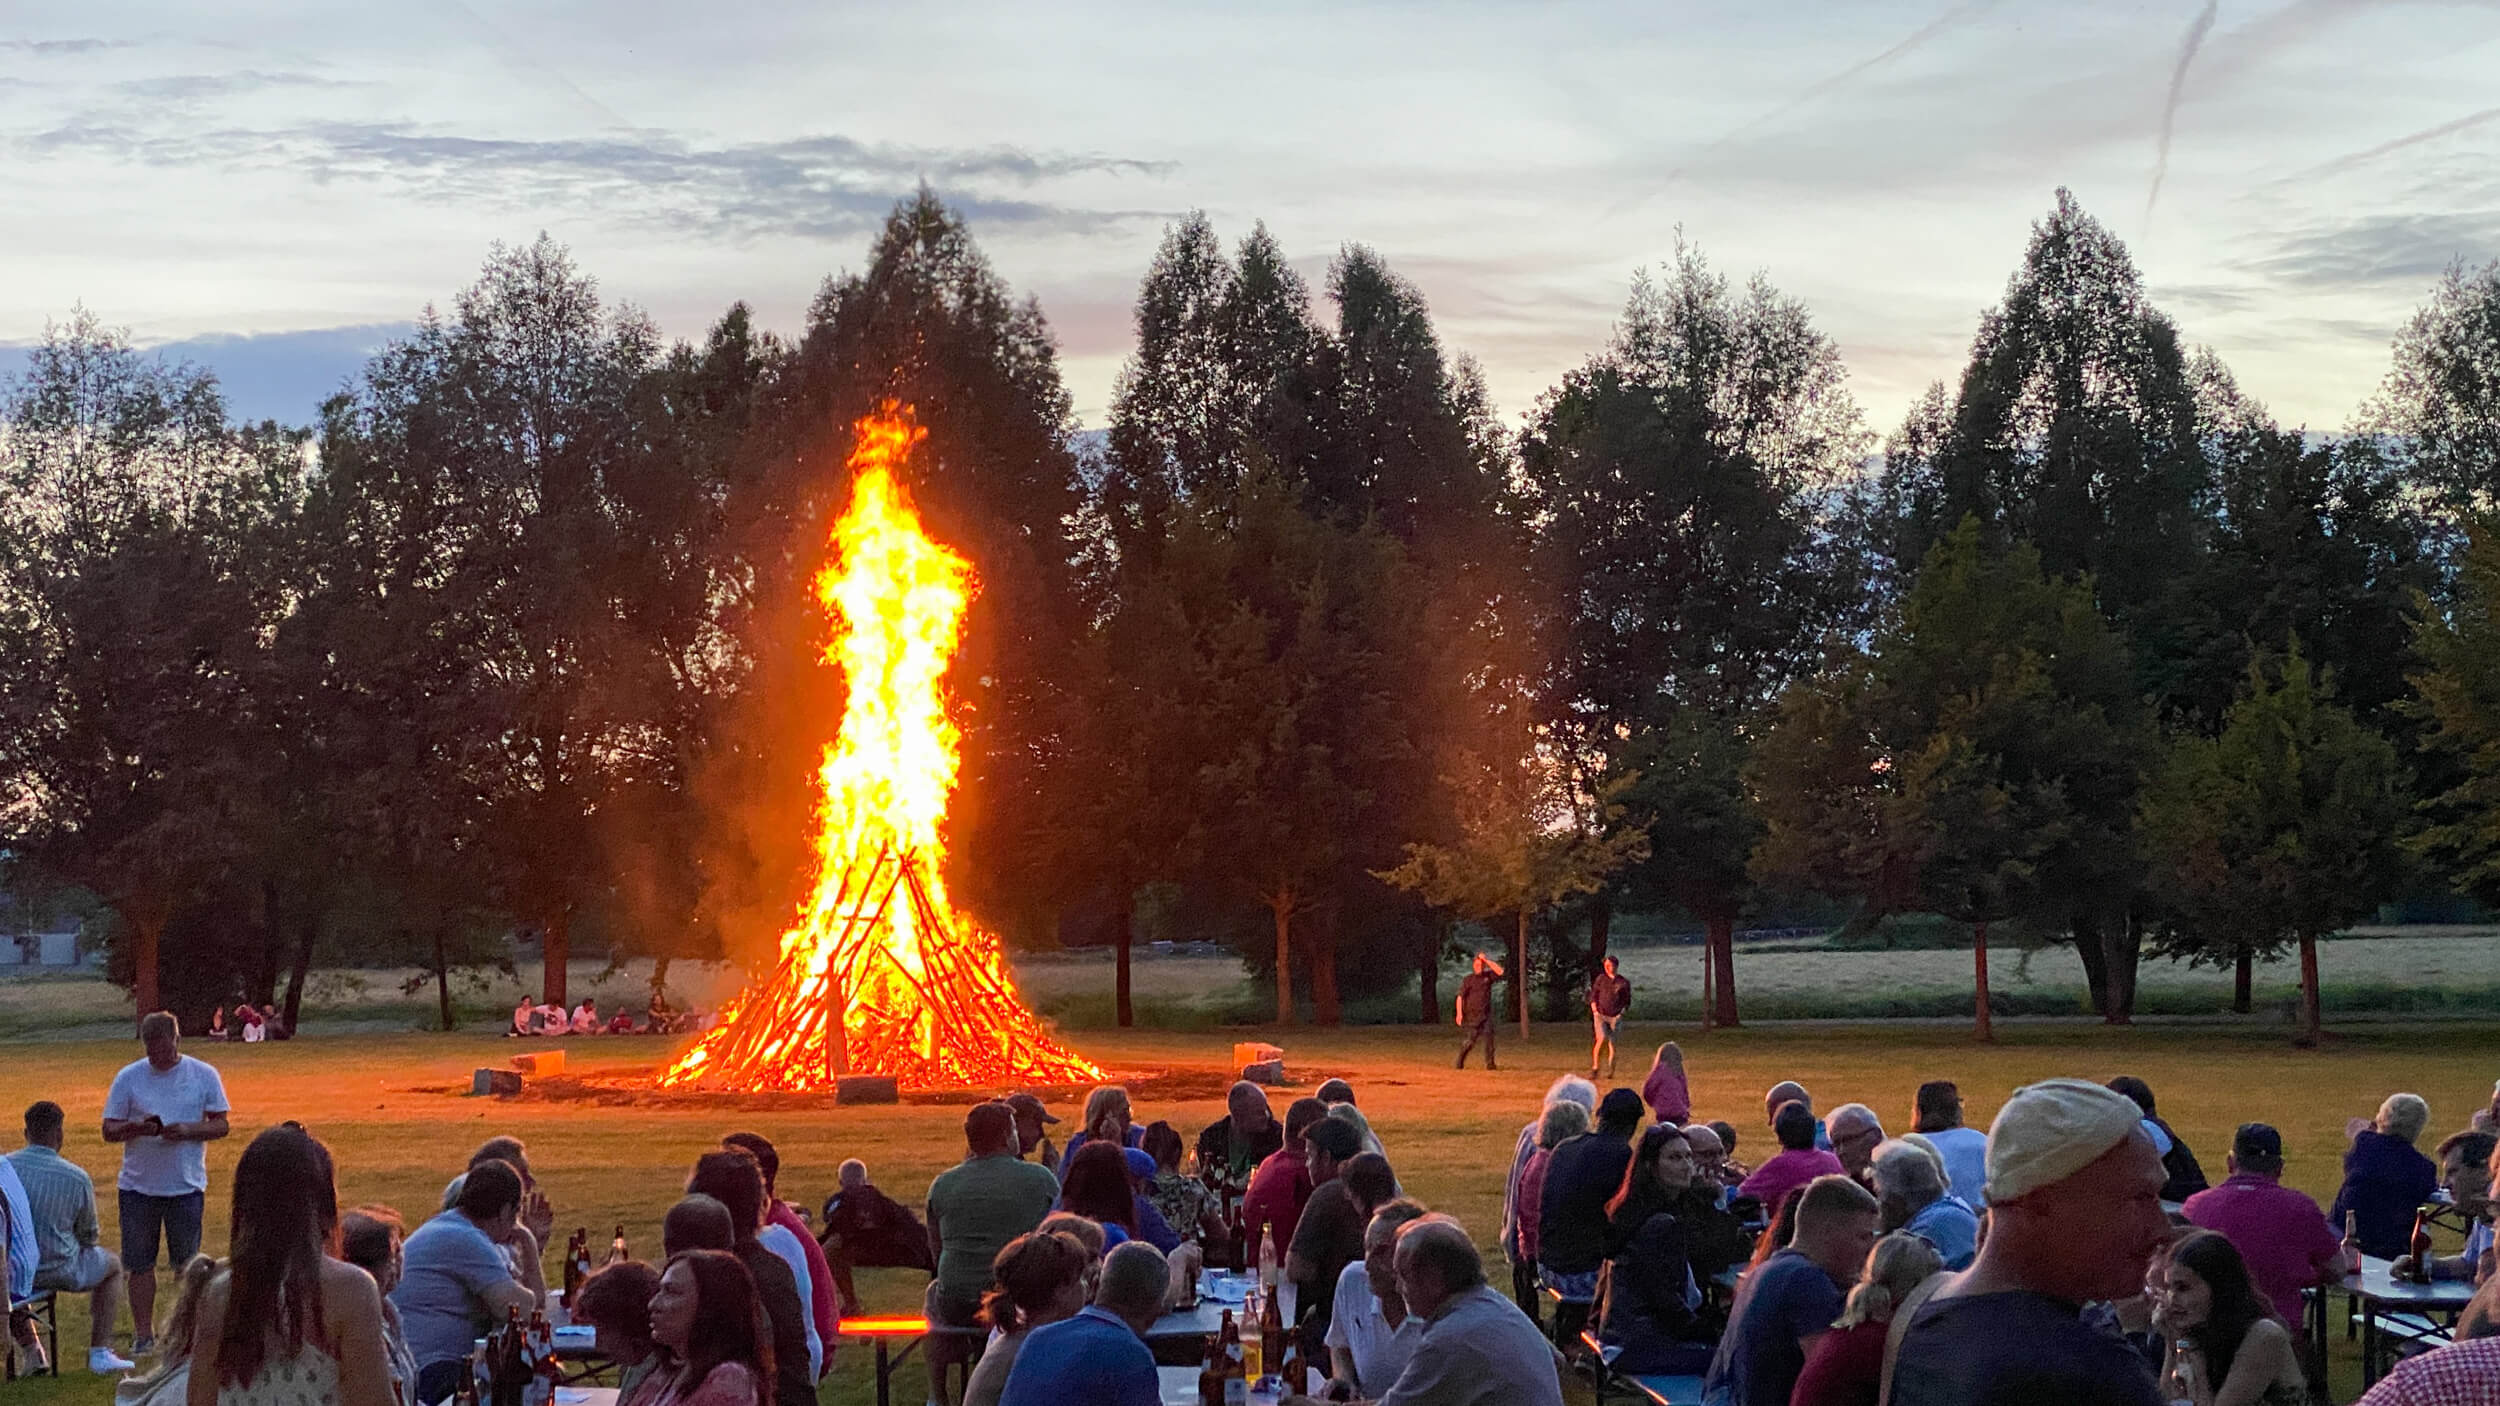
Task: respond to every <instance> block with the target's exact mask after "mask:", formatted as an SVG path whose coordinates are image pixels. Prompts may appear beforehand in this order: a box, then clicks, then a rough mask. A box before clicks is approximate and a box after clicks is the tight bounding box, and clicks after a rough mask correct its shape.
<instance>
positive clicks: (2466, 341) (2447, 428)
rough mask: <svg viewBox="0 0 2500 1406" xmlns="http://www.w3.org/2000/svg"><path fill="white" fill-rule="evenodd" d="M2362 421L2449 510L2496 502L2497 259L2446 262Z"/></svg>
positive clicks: (2499, 497)
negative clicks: (2478, 265)
mask: <svg viewBox="0 0 2500 1406" xmlns="http://www.w3.org/2000/svg"><path fill="white" fill-rule="evenodd" d="M2361 426H2362V428H2363V429H2364V430H2365V431H2367V432H2369V433H2372V434H2375V435H2377V436H2379V437H2380V438H2381V440H2382V442H2383V443H2384V444H2385V445H2386V447H2387V448H2388V450H2389V451H2390V452H2391V453H2393V454H2395V455H2396V456H2398V457H2399V458H2401V459H2402V460H2403V461H2404V463H2405V465H2406V467H2407V469H2408V470H2409V471H2410V474H2411V476H2412V477H2413V478H2414V479H2416V480H2417V481H2419V482H2422V483H2425V484H2428V485H2430V486H2431V487H2433V488H2435V489H2436V490H2438V491H2439V493H2440V494H2441V495H2442V496H2443V497H2444V498H2445V499H2446V500H2447V502H2448V504H2449V505H2450V506H2451V507H2452V508H2454V509H2456V510H2458V511H2460V512H2464V513H2489V512H2491V511H2493V509H2494V508H2495V507H2500V260H2495V261H2493V262H2491V263H2488V264H2485V265H2483V266H2482V267H2481V268H2479V269H2474V268H2468V267H2467V266H2466V265H2465V264H2464V263H2463V262H2462V261H2459V262H2458V263H2455V264H2453V265H2451V266H2450V267H2449V269H2448V272H2447V273H2446V274H2445V275H2444V276H2443V277H2442V278H2441V279H2440V280H2439V284H2438V286H2437V287H2435V288H2433V289H2432V290H2431V300H2430V302H2429V303H2428V304H2427V305H2425V306H2424V307H2423V308H2422V310H2421V311H2420V312H2418V313H2416V314H2415V315H2414V318H2413V320H2412V321H2411V322H2409V323H2407V324H2405V328H2404V330H2403V331H2402V332H2400V333H2398V334H2397V336H2396V348H2395V365H2394V366H2393V367H2391V368H2390V369H2389V371H2388V373H2387V381H2386V383H2385V384H2384V385H2382V386H2381V387H2380V388H2379V393H2378V396H2377V398H2376V399H2375V400H2374V401H2373V402H2372V403H2371V404H2370V405H2369V406H2368V407H2367V408H2365V409H2364V410H2363V412H2362V415H2361Z"/></svg>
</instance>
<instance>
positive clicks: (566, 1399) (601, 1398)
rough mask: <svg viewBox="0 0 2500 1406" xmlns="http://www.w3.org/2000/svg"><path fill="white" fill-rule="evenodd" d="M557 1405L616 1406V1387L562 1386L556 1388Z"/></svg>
mask: <svg viewBox="0 0 2500 1406" xmlns="http://www.w3.org/2000/svg"><path fill="white" fill-rule="evenodd" d="M556 1406H616V1388H615V1387H612V1386H560V1387H557V1388H556Z"/></svg>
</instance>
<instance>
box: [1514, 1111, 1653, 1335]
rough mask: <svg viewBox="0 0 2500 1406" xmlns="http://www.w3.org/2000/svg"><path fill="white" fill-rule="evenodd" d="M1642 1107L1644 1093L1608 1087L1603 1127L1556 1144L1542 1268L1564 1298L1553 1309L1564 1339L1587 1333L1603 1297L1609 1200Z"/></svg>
mask: <svg viewBox="0 0 2500 1406" xmlns="http://www.w3.org/2000/svg"><path fill="white" fill-rule="evenodd" d="M1643 1111H1644V1110H1643V1105H1642V1103H1641V1096H1640V1095H1639V1094H1636V1093H1634V1092H1632V1091H1631V1090H1630V1089H1614V1090H1611V1091H1609V1092H1608V1093H1607V1095H1606V1097H1605V1098H1603V1099H1601V1100H1599V1102H1598V1105H1597V1126H1596V1128H1595V1129H1594V1130H1592V1131H1590V1132H1586V1133H1582V1134H1581V1135H1580V1136H1578V1137H1576V1138H1573V1139H1571V1140H1570V1141H1569V1142H1566V1143H1563V1144H1562V1145H1561V1146H1559V1147H1556V1148H1555V1149H1554V1160H1553V1162H1552V1163H1551V1164H1550V1165H1548V1166H1547V1168H1546V1170H1545V1190H1544V1193H1543V1194H1542V1195H1541V1196H1539V1197H1538V1206H1537V1266H1538V1268H1539V1269H1540V1270H1541V1271H1542V1277H1543V1280H1544V1283H1545V1286H1546V1287H1547V1288H1549V1289H1552V1290H1553V1291H1554V1292H1555V1293H1557V1294H1559V1295H1561V1296H1562V1304H1561V1306H1560V1307H1558V1308H1556V1309H1555V1310H1554V1336H1555V1338H1556V1339H1557V1340H1559V1341H1562V1342H1569V1341H1571V1340H1572V1339H1573V1338H1576V1337H1578V1336H1579V1335H1580V1328H1581V1325H1582V1324H1584V1323H1585V1322H1586V1321H1587V1319H1588V1307H1589V1304H1590V1303H1591V1302H1592V1301H1593V1300H1594V1299H1595V1298H1596V1297H1597V1272H1598V1270H1599V1269H1600V1268H1602V1267H1603V1266H1604V1265H1605V1263H1606V1203H1607V1202H1608V1201H1610V1200H1612V1199H1613V1198H1614V1194H1615V1192H1616V1191H1617V1190H1618V1189H1619V1188H1621V1187H1622V1185H1623V1170H1624V1168H1625V1167H1628V1166H1630V1165H1631V1162H1632V1136H1633V1134H1635V1133H1637V1132H1639V1131H1640V1127H1641V1114H1642V1112H1643Z"/></svg>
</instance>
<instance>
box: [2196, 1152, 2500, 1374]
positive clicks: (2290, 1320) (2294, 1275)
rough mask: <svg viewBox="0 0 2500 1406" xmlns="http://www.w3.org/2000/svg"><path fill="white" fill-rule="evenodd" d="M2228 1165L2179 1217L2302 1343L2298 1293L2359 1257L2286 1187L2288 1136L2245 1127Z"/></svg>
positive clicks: (2310, 1204) (2337, 1274)
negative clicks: (2233, 1252)
mask: <svg viewBox="0 0 2500 1406" xmlns="http://www.w3.org/2000/svg"><path fill="white" fill-rule="evenodd" d="M2484 1141H2486V1142H2488V1141H2490V1139H2488V1138H2486V1139H2484ZM2229 1165H2230V1168H2231V1174H2230V1175H2229V1176H2228V1177H2225V1178H2224V1179H2223V1182H2222V1185H2220V1186H2214V1187H2208V1188H2206V1189H2205V1190H2203V1191H2200V1192H2198V1193H2196V1194H2195V1195H2194V1196H2191V1197H2189V1198H2188V1199H2187V1205H2186V1206H2184V1207H2182V1208H2181V1211H2180V1214H2182V1215H2184V1216H2185V1217H2187V1222H2188V1224H2190V1225H2193V1226H2196V1227H2197V1228H2199V1229H2201V1230H2211V1231H2217V1232H2219V1233H2220V1234H2221V1235H2222V1236H2223V1237H2224V1238H2226V1239H2228V1240H2229V1241H2230V1242H2231V1244H2232V1246H2233V1247H2234V1248H2235V1249H2237V1250H2238V1251H2239V1252H2240V1258H2241V1259H2242V1260H2244V1261H2245V1262H2246V1263H2247V1265H2248V1274H2249V1278H2250V1279H2252V1280H2254V1281H2255V1282H2256V1285H2257V1292H2258V1293H2259V1294H2260V1295H2262V1296H2263V1297H2264V1298H2265V1300H2266V1303H2267V1306H2268V1308H2269V1310H2270V1311H2271V1312H2272V1313H2273V1314H2274V1316H2275V1317H2276V1318H2278V1319H2280V1320H2281V1321H2282V1322H2283V1323H2284V1324H2285V1325H2286V1326H2288V1327H2290V1328H2291V1329H2292V1331H2293V1335H2294V1336H2295V1337H2298V1336H2300V1334H2301V1311H2300V1295H2301V1291H2302V1290H2304V1289H2307V1288H2310V1287H2311V1286H2313V1285H2320V1284H2332V1283H2334V1282H2335V1281H2337V1280H2339V1279H2341V1278H2343V1277H2344V1276H2345V1275H2347V1274H2349V1273H2351V1272H2352V1271H2353V1270H2354V1269H2356V1268H2358V1267H2359V1265H2360V1262H2361V1261H2360V1258H2359V1250H2358V1248H2357V1247H2355V1246H2352V1245H2347V1244H2345V1243H2344V1242H2343V1240H2342V1239H2341V1238H2340V1237H2339V1236H2337V1235H2336V1233H2335V1227H2334V1226H2332V1225H2330V1224H2329V1223H2328V1222H2327V1218H2326V1212H2324V1211H2321V1210H2319V1209H2318V1203H2317V1202H2315V1201H2312V1200H2310V1199H2309V1197H2308V1196H2307V1195H2306V1194H2304V1193H2302V1192H2299V1191H2295V1190H2293V1189H2292V1188H2291V1187H2288V1186H2285V1185H2284V1184H2283V1135H2282V1134H2281V1133H2279V1132H2276V1131H2275V1130H2274V1129H2273V1128H2272V1127H2270V1126H2268V1125H2266V1124H2264V1123H2242V1124H2241V1125H2240V1127H2239V1131H2238V1132H2237V1133H2235V1134H2234V1135H2233V1136H2232V1138H2231V1156H2230V1163H2229Z"/></svg>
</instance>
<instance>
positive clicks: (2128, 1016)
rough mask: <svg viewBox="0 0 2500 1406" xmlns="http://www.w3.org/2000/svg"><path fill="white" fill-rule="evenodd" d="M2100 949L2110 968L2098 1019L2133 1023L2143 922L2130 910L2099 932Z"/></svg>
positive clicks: (2141, 953)
mask: <svg viewBox="0 0 2500 1406" xmlns="http://www.w3.org/2000/svg"><path fill="white" fill-rule="evenodd" d="M2101 951H2102V953H2103V954H2104V957H2105V959H2106V960H2105V965H2106V966H2107V967H2108V969H2109V975H2108V981H2109V1004H2108V1005H2107V1006H2106V1007H2105V1008H2103V1010H2102V1013H2101V1019H2102V1020H2103V1021H2104V1022H2106V1023H2108V1024H2110V1025H2133V1024H2134V1023H2135V977H2136V969H2137V967H2138V966H2139V965H2140V959H2141V958H2142V956H2143V953H2144V922H2143V919H2141V918H2139V917H2137V916H2136V915H2135V914H2134V913H2132V912H2130V913H2128V914H2126V915H2125V916H2124V917H2122V918H2120V919H2119V921H2118V925H2117V926H2116V927H2114V928H2111V929H2109V930H2107V931H2106V932H2104V933H2103V934H2102V935H2101Z"/></svg>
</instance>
